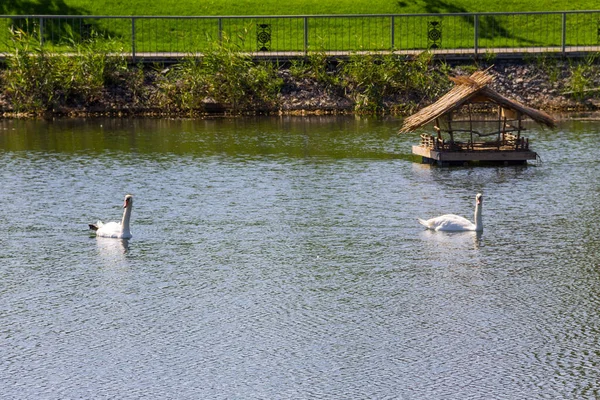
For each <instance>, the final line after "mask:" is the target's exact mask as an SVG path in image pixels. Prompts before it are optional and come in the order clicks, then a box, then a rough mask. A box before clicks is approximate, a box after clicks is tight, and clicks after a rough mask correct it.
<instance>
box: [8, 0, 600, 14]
mask: <svg viewBox="0 0 600 400" xmlns="http://www.w3.org/2000/svg"><path fill="white" fill-rule="evenodd" d="M597 8H598V2H597V1H594V0H579V1H571V2H568V3H565V2H564V1H560V0H540V1H522V0H519V1H515V0H508V1H501V2H500V1H496V0H479V1H475V0H454V1H449V0H446V1H443V0H420V1H407V0H375V1H368V0H337V1H322V0H300V1H291V2H287V3H281V1H279V0H238V1H231V0H210V1H206V0H189V1H178V0H159V1H143V0H129V1H119V0H105V1H95V0H49V1H35V0H22V1H7V2H2V4H0V14H12V15H16V14H21V15H24V14H51V15H317V14H402V13H408V14H414V13H458V12H511V11H565V10H595V9H597Z"/></svg>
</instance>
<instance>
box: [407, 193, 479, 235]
mask: <svg viewBox="0 0 600 400" xmlns="http://www.w3.org/2000/svg"><path fill="white" fill-rule="evenodd" d="M482 208H483V195H482V194H481V193H478V194H477V196H476V197H475V219H474V220H475V222H474V223H473V222H471V221H469V220H468V219H466V218H464V217H461V216H459V215H454V214H445V215H441V216H439V217H435V218H431V219H428V220H424V219H421V218H417V220H418V221H419V223H420V224H421V225H423V226H425V227H426V228H427V229H432V230H435V231H449V232H460V231H482V230H483V221H482V218H481V211H482Z"/></svg>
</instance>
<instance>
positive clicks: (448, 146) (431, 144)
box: [421, 133, 529, 151]
mask: <svg viewBox="0 0 600 400" xmlns="http://www.w3.org/2000/svg"><path fill="white" fill-rule="evenodd" d="M421 146H422V147H425V148H428V149H433V150H438V151H486V150H514V151H525V150H529V139H527V138H524V137H518V136H516V135H513V134H510V133H506V134H504V135H503V139H501V140H491V141H482V142H475V141H470V140H469V141H467V142H460V141H453V142H451V141H445V140H443V139H440V138H438V137H436V136H432V135H427V134H421Z"/></svg>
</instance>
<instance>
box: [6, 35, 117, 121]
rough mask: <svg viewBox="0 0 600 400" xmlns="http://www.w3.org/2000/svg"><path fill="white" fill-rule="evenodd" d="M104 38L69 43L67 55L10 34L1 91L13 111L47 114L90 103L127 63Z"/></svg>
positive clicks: (23, 36) (24, 36) (31, 40)
mask: <svg viewBox="0 0 600 400" xmlns="http://www.w3.org/2000/svg"><path fill="white" fill-rule="evenodd" d="M121 53H122V52H121V51H119V49H114V48H113V47H111V43H110V42H108V41H107V40H106V39H105V38H104V39H102V40H95V39H94V38H91V39H89V40H87V41H84V42H80V43H75V42H73V43H72V45H71V46H70V50H69V51H68V52H61V53H52V52H49V51H48V50H46V48H45V47H44V46H40V45H39V42H38V41H36V40H34V39H33V36H32V35H29V34H27V33H25V32H23V31H20V30H15V31H13V32H12V49H11V52H10V53H9V55H8V57H7V68H6V70H5V71H4V74H3V81H4V86H5V88H4V92H5V93H6V95H7V97H8V99H9V100H10V101H11V102H12V104H13V107H14V108H15V110H16V111H17V112H33V113H40V112H47V111H53V110H56V109H58V108H61V107H64V106H68V105H72V104H75V103H78V102H86V103H93V102H95V101H98V100H99V99H100V97H101V94H102V93H101V92H102V89H103V88H104V87H105V84H106V83H107V82H110V81H111V79H113V77H114V76H115V74H116V73H117V72H118V71H125V70H126V69H127V63H126V61H125V59H124V57H123V56H120V55H119V54H121Z"/></svg>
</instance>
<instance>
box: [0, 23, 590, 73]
mask: <svg viewBox="0 0 600 400" xmlns="http://www.w3.org/2000/svg"><path fill="white" fill-rule="evenodd" d="M14 30H21V31H24V32H27V33H28V34H30V35H31V37H34V38H36V40H39V43H40V44H41V45H43V46H45V47H47V48H49V49H52V50H56V51H61V50H64V49H68V44H72V43H77V42H81V41H85V40H86V39H89V38H91V37H96V38H103V39H107V40H108V39H110V41H111V42H112V43H114V45H115V46H116V47H118V48H119V49H120V50H121V51H123V52H126V53H127V54H128V55H130V56H131V58H132V59H133V60H134V61H135V60H144V59H154V60H156V59H169V58H178V57H182V56H186V55H192V54H198V53H202V52H203V51H206V50H207V49H208V48H209V47H210V46H212V45H214V44H215V43H223V42H227V43H229V44H230V46H231V48H233V49H235V50H239V51H243V52H247V53H251V54H254V55H258V56H260V55H263V56H271V57H273V56H275V57H278V56H294V55H303V54H306V53H307V52H311V51H318V52H327V53H330V54H348V53H353V52H365V51H366V52H373V51H393V52H398V53H407V54H409V53H417V52H422V51H425V50H430V51H431V52H433V53H437V54H448V55H461V54H462V55H466V56H469V57H472V56H475V57H477V56H480V55H482V54H490V55H496V54H498V55H500V54H503V53H542V52H544V53H562V54H568V53H575V52H577V53H589V52H598V51H600V11H568V12H519V13H457V14H397V15H304V16H201V17H187V16H128V17H124V16H79V15H73V16H48V15H0V53H6V52H9V51H10V50H11V49H12V45H11V38H12V34H11V31H14ZM65 51H66V50H65Z"/></svg>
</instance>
